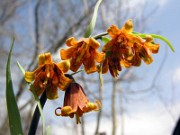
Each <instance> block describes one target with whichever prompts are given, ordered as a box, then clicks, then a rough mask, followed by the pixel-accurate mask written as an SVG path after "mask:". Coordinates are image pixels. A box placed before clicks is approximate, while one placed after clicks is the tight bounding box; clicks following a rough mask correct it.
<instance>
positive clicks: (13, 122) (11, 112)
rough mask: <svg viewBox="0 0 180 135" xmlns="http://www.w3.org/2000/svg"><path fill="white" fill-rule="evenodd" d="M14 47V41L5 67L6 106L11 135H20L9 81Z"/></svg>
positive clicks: (19, 124)
mask: <svg viewBox="0 0 180 135" xmlns="http://www.w3.org/2000/svg"><path fill="white" fill-rule="evenodd" d="M13 46H14V39H13V41H12V45H11V49H10V52H9V56H8V60H7V65H6V105H7V111H8V118H9V127H10V133H11V135H22V134H23V131H22V125H21V119H20V114H19V110H18V106H17V103H16V99H15V96H14V91H13V84H12V79H11V68H10V65H11V54H12V49H13Z"/></svg>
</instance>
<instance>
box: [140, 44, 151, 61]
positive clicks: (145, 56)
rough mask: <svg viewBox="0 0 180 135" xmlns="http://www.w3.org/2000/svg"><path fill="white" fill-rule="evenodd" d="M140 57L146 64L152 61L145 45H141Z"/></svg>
mask: <svg viewBox="0 0 180 135" xmlns="http://www.w3.org/2000/svg"><path fill="white" fill-rule="evenodd" d="M139 55H140V57H141V58H142V59H143V61H144V62H145V63H146V64H151V63H152V62H153V58H152V56H151V52H150V50H149V49H148V48H146V47H145V46H142V48H141V50H140V52H139Z"/></svg>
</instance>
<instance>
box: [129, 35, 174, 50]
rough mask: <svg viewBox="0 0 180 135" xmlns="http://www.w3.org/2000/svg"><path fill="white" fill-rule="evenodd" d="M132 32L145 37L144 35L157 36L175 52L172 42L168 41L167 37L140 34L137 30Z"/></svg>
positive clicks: (155, 36) (154, 36) (156, 36)
mask: <svg viewBox="0 0 180 135" xmlns="http://www.w3.org/2000/svg"><path fill="white" fill-rule="evenodd" d="M133 34H134V35H137V36H140V37H141V38H146V35H151V36H152V37H153V38H157V39H160V40H162V41H164V42H165V43H166V44H167V45H168V46H169V48H170V49H171V50H172V51H173V52H175V50H174V48H173V46H172V44H171V43H170V41H169V40H168V39H167V38H165V37H163V36H160V35H157V34H141V33H138V32H133Z"/></svg>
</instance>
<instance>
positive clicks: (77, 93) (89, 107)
mask: <svg viewBox="0 0 180 135" xmlns="http://www.w3.org/2000/svg"><path fill="white" fill-rule="evenodd" d="M100 108H101V104H100V102H99V101H96V102H95V103H92V102H89V100H88V98H87V96H86V94H85V92H84V90H83V88H82V87H81V86H80V85H79V84H78V83H75V82H73V83H71V84H70V86H69V87H68V88H67V90H66V92H65V96H64V105H63V107H62V108H61V107H58V108H57V109H56V110H55V114H56V115H57V116H69V117H70V118H74V115H75V116H76V123H77V124H78V123H81V121H80V117H82V116H83V114H84V113H87V112H90V111H93V110H94V111H98V110H99V109H100ZM58 110H60V111H61V113H58Z"/></svg>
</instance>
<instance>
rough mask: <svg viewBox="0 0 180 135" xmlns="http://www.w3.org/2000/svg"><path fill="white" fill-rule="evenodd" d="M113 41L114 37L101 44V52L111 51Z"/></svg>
mask: <svg viewBox="0 0 180 135" xmlns="http://www.w3.org/2000/svg"><path fill="white" fill-rule="evenodd" d="M113 43H114V39H112V40H111V41H109V42H108V43H106V44H105V45H104V46H103V48H102V51H103V52H108V51H111V50H112V48H113Z"/></svg>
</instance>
